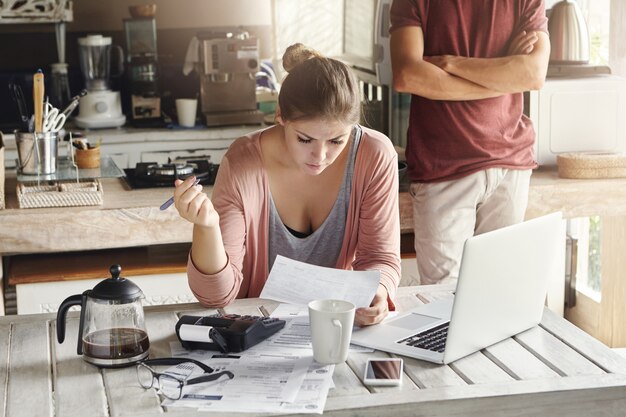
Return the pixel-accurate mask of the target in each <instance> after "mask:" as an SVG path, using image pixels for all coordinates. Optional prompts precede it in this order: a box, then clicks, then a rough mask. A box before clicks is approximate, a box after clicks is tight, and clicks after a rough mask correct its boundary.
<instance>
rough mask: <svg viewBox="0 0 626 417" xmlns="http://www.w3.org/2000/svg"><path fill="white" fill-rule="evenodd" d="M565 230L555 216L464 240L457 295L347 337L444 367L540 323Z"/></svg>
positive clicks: (559, 268) (560, 261)
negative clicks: (443, 365) (441, 364)
mask: <svg viewBox="0 0 626 417" xmlns="http://www.w3.org/2000/svg"><path fill="white" fill-rule="evenodd" d="M564 265H565V227H564V222H563V220H562V217H561V213H560V212H557V213H552V214H549V215H546V216H542V217H538V218H535V219H532V220H528V221H526V222H523V223H519V224H516V225H513V226H507V227H504V228H502V229H498V230H494V231H492V232H488V233H484V234H481V235H477V236H473V237H471V238H469V239H468V240H467V241H466V242H465V245H464V247H463V257H462V259H461V266H460V270H459V278H458V282H457V287H456V292H455V295H454V297H450V298H446V299H441V300H437V301H433V302H431V303H429V304H425V305H422V306H419V307H415V308H413V309H411V310H408V311H406V312H404V313H402V314H400V315H398V316H396V317H393V318H390V319H387V320H385V321H384V322H382V323H380V324H378V325H374V326H368V327H362V328H357V329H355V330H354V332H353V333H352V340H351V342H352V343H354V344H356V345H361V346H365V347H370V348H374V349H378V350H382V351H386V352H391V353H397V354H399V355H404V356H409V357H412V358H416V359H423V360H426V361H429V362H435V363H443V364H447V363H450V362H453V361H455V360H457V359H460V358H462V357H464V356H467V355H469V354H472V353H474V352H477V351H479V350H480V349H483V348H485V347H487V346H490V345H492V344H494V343H497V342H499V341H501V340H504V339H506V338H507V337H510V336H513V335H516V334H518V333H521V332H523V331H524V330H526V329H529V328H531V327H533V326H536V325H537V324H539V321H540V320H541V317H542V315H543V308H544V303H545V299H546V294H547V290H548V284H549V281H550V280H551V279H558V277H559V274H560V276H561V277H562V273H563V268H564Z"/></svg>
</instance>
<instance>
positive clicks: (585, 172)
mask: <svg viewBox="0 0 626 417" xmlns="http://www.w3.org/2000/svg"><path fill="white" fill-rule="evenodd" d="M556 164H557V167H558V171H559V177H561V178H625V177H626V154H618V153H567V154H561V155H557V157H556Z"/></svg>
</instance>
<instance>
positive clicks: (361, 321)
mask: <svg viewBox="0 0 626 417" xmlns="http://www.w3.org/2000/svg"><path fill="white" fill-rule="evenodd" d="M387 314H389V305H388V304H387V288H385V287H384V286H383V285H379V286H378V290H377V291H376V295H374V299H373V300H372V303H371V304H370V306H369V307H361V308H357V310H356V313H355V316H354V324H355V325H357V326H369V325H372V324H376V323H380V322H381V321H382V320H383V319H384V318H385V317H387Z"/></svg>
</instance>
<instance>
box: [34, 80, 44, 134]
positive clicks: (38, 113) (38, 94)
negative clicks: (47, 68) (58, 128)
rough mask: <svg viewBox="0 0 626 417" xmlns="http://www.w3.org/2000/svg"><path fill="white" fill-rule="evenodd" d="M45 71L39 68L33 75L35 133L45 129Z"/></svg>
mask: <svg viewBox="0 0 626 417" xmlns="http://www.w3.org/2000/svg"><path fill="white" fill-rule="evenodd" d="M43 95H44V84H43V72H42V71H41V70H38V71H37V72H36V73H35V75H34V76H33V106H34V109H35V133H42V131H43Z"/></svg>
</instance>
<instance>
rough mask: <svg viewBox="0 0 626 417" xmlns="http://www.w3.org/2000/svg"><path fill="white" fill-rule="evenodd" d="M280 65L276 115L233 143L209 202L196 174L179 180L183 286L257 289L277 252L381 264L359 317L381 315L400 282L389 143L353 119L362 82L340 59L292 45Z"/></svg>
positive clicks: (208, 299)
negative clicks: (189, 234) (186, 239)
mask: <svg viewBox="0 0 626 417" xmlns="http://www.w3.org/2000/svg"><path fill="white" fill-rule="evenodd" d="M283 66H284V67H285V69H286V70H287V71H288V73H289V74H288V75H287V77H286V78H285V80H284V82H283V84H282V87H281V90H280V93H279V96H278V109H277V114H276V121H277V124H276V125H275V126H272V127H270V128H267V129H263V130H260V131H256V132H253V133H251V134H249V135H248V136H245V137H242V138H239V139H237V140H236V141H235V142H234V143H233V144H232V145H231V146H230V148H229V149H228V152H227V153H226V155H225V156H224V158H223V159H222V162H221V164H220V168H219V171H218V175H217V179H216V181H215V186H214V188H213V193H212V201H211V200H209V198H208V197H207V195H206V194H204V193H202V192H201V190H202V187H201V186H193V182H194V178H193V177H191V178H187V179H186V180H185V181H184V182H183V181H180V180H177V181H176V189H175V192H174V200H175V204H176V208H177V209H178V212H179V213H180V215H181V216H182V217H183V218H185V219H187V220H188V221H190V222H192V223H193V224H194V229H193V243H192V248H191V253H190V257H189V263H188V275H189V285H190V287H191V289H192V291H193V292H194V294H195V295H196V297H197V298H198V300H199V301H200V302H201V303H203V304H204V305H207V306H210V307H221V306H225V305H227V304H229V303H230V302H231V301H233V300H234V299H235V298H245V297H258V296H259V294H260V293H261V290H262V289H263V286H264V284H265V281H266V280H267V276H268V274H269V270H270V269H271V267H272V264H273V262H274V259H275V258H276V255H278V254H280V255H283V256H286V257H288V258H292V259H296V260H300V261H303V262H307V263H311V264H315V265H321V266H327V267H334V268H341V269H354V270H379V271H380V272H381V279H380V285H379V287H378V291H377V292H376V295H375V297H374V299H373V300H372V303H371V305H370V307H369V308H360V309H357V312H356V317H355V323H356V324H357V325H369V324H374V323H378V322H380V321H381V320H382V319H383V318H384V317H385V316H386V315H387V313H388V312H389V309H393V308H394V306H393V301H392V300H393V298H394V296H395V292H396V288H397V286H398V283H399V281H400V221H399V210H398V175H397V155H396V152H395V150H394V148H393V146H392V144H391V142H390V140H389V139H388V138H387V137H386V136H385V135H383V134H381V133H379V132H376V131H374V130H370V129H367V128H364V127H361V126H359V125H358V124H357V123H358V121H359V116H360V113H361V102H360V94H359V86H358V81H357V79H356V77H355V76H354V74H353V73H352V72H351V70H350V69H349V68H348V67H347V66H346V65H344V64H343V63H341V62H339V61H336V60H333V59H329V58H325V57H322V56H320V55H319V54H318V53H317V52H315V51H313V50H311V49H309V48H306V47H304V46H303V45H301V44H295V45H292V46H290V47H289V48H288V49H287V51H286V52H285V55H284V57H283Z"/></svg>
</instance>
